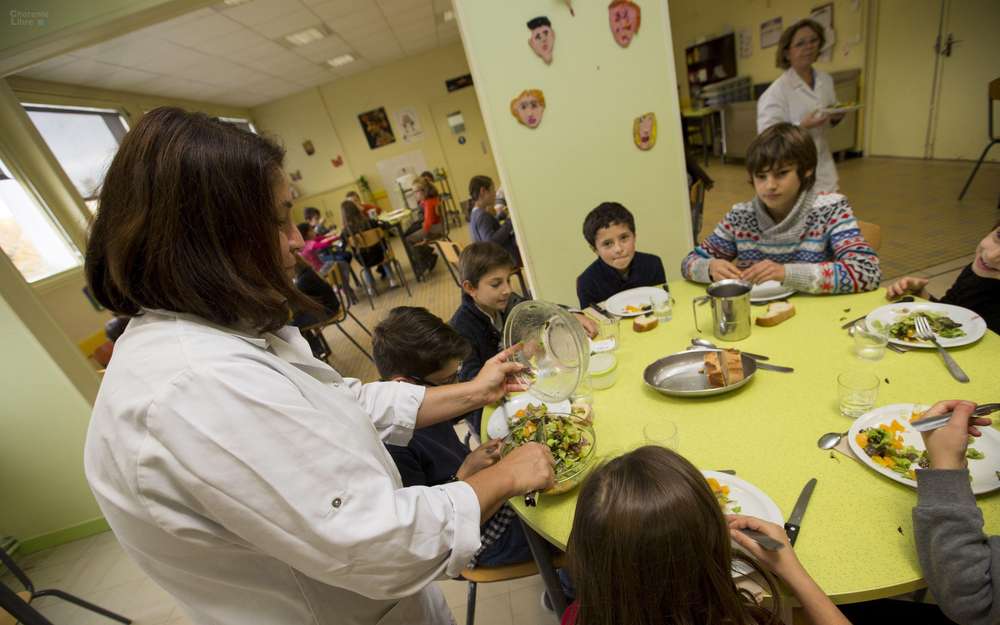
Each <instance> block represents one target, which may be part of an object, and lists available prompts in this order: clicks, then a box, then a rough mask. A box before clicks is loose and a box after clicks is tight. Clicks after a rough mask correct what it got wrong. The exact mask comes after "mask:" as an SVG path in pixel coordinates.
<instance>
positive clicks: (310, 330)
mask: <svg viewBox="0 0 1000 625" xmlns="http://www.w3.org/2000/svg"><path fill="white" fill-rule="evenodd" d="M327 279H328V280H329V282H330V285H331V286H332V287H333V288H334V291H335V292H336V293H337V299H339V300H340V310H338V311H337V314H335V315H334V316H332V317H328V318H326V319H323V320H321V321H317V322H316V323H314V324H311V325H308V326H302V327H300V328H299V331H300V332H301V333H302V335H303V336H307V337H311V338H313V340H315V341H316V342H317V343H318V344H319V345H320V346H321V347H322V353H321V354H315V356H316V357H317V358H319V359H320V360H322V361H323V362H325V363H326V364H330V356H331V355H332V354H333V350H332V349H330V344H329V343H328V342H327V341H326V337H325V336H324V335H323V330H324V329H325V328H327V327H329V326H331V325H335V326H337V329H338V330H340V333H341V334H343V335H344V336H346V337H347V340H348V341H350V342H351V343H353V344H354V346H355V347H357V348H358V349H359V350H360V351H361V353H362V354H364V355H365V357H366V358H367V359H368V360H370V361H372V362H375V359H374V358H372V355H371V354H370V353H369V352H368V350H366V349H365V348H364V347H362V346H361V343H358V341H357V340H355V338H354V337H353V336H351V335H350V334H348V333H347V330H345V329H344V327H343V326H342V325H341V324H342V323H343V322H344V321H346V320H347V318H348V317H350V318H351V319H353V320H354V323H356V324H358V325H359V326H360V327H361V329H362V330H364V332H365V334H367V335H368V336H371V335H372V333H371V330H369V329H368V328H367V327H365V324H363V323H361V320H360V319H358V318H357V317H356V316H354V313H352V312H351V309H350V304H349V303H348V302H347V301H346V298H345V297H344V295H343V290H342V283H341V278H340V276H339V275H338V274H337V272H336V271H331V272H330V273H329V274H327Z"/></svg>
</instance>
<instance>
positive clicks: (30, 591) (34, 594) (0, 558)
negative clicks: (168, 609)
mask: <svg viewBox="0 0 1000 625" xmlns="http://www.w3.org/2000/svg"><path fill="white" fill-rule="evenodd" d="M0 563H2V564H3V565H4V567H6V569H7V570H8V571H10V572H11V574H12V575H13V576H14V577H16V578H17V581H19V582H20V583H21V585H22V586H24V590H23V591H20V592H17V593H16V594H17V596H18V597H20V598H21V599H22V600H23V601H24V603H25V606H20V605H18V604H15V603H13V600H11V602H10V608H11V610H14V611H16V613H17V614H16V616H15V617H14V618H21V622H23V623H39V624H42V623H49V621H48V620H47V619H46V618H45V617H44V616H42V615H41V614H40V613H38V611H37V610H35V609H34V608H32V607H31V602H32V601H34V600H35V599H37V598H38V597H58V598H59V599H62V600H63V601H69V602H70V603H72V604H74V605H78V606H80V607H81V608H84V609H86V610H90V611H91V612H94V613H96V614H100V615H101V616H103V617H106V618H109V619H111V620H113V621H118V622H119V623H125V625H130V623H132V620H131V619H128V618H125V617H124V616H122V615H121V614H116V613H115V612H112V611H111V610H106V609H104V608H102V607H101V606H98V605H94V604H93V603H90V602H89V601H84V600H83V599H81V598H79V597H77V596H76V595H71V594H69V593H68V592H65V591H62V590H58V589H55V588H46V589H44V590H35V585H34V584H33V583H32V582H31V579H30V578H28V576H27V575H25V573H24V571H22V570H21V568H20V567H19V566H17V564H15V563H14V559H13V558H11V557H10V555H8V554H7V552H6V551H5V550H4V549H3V548H2V547H0ZM0 586H3V588H4V589H6V590H7V591H8V592H7V593H4V594H5V599H4V602H3V603H2V604H0V605H3V607H4V610H5V611H7V612H8V613H10V612H11V610H7V603H8V602H7V599H12V598H11V597H10V596H9V595H10V593H13V592H14V591H13V590H12V589H10V588H9V587H8V586H6V585H5V584H2V583H0ZM25 608H27V609H25ZM32 613H33V614H32ZM21 615H27V616H31V617H35V616H36V615H37V618H33V619H32V620H30V621H29V620H28V619H27V618H23V617H22V616H21Z"/></svg>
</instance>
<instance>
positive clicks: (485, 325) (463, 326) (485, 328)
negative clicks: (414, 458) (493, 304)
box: [448, 292, 523, 435]
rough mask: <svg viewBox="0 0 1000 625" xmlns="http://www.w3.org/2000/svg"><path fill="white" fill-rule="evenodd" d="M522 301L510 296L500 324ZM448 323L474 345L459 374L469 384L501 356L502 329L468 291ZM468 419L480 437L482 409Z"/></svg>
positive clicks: (463, 294) (514, 294)
mask: <svg viewBox="0 0 1000 625" xmlns="http://www.w3.org/2000/svg"><path fill="white" fill-rule="evenodd" d="M521 301H523V300H522V299H521V297H519V296H518V295H517V294H516V293H511V294H510V299H509V300H508V301H507V310H505V311H504V312H503V314H501V315H500V321H501V323H503V321H505V320H506V319H507V314H508V313H509V312H510V309H511V308H513V307H514V306H516V305H517V304H519V303H520V302H521ZM448 323H449V324H450V325H451V327H453V328H455V331H456V332H458V333H459V334H461V335H462V336H463V337H464V338H465V340H466V341H468V342H469V345H470V346H472V352H471V353H470V354H469V356H468V357H467V358H466V359H465V361H463V362H462V366H461V368H460V369H459V371H458V379H459V380H461V381H463V382H466V381H468V380H471V379H472V378H474V377H476V376H477V375H479V370H480V369H482V368H483V364H484V363H485V362H486V361H487V360H489V359H490V358H492V357H494V356H496V355H497V354H498V353H500V350H501V349H502V348H503V335H502V334H501V331H500V328H497V327H496V326H495V325H493V321H492V320H491V319H490V318H489V316H487V315H486V313H484V312H483V311H481V310H479V308H478V307H477V306H476V303H475V302H474V301H472V297H471V296H470V295H469V294H468V293H465V292H463V293H462V303H461V304H460V305H459V307H458V310H456V311H455V314H454V315H452V317H451V321H449V322H448ZM466 419H467V420H468V422H469V427H471V428H474V431H475V432H476V434H477V435H478V434H479V432H480V428H479V424H480V423H481V422H482V419H483V411H482V409H479V410H475V411H473V412H470V413H469V414H468V415H467V416H466Z"/></svg>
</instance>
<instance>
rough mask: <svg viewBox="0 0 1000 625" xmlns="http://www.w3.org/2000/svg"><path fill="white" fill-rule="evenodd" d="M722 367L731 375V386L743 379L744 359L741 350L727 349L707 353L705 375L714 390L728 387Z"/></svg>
mask: <svg viewBox="0 0 1000 625" xmlns="http://www.w3.org/2000/svg"><path fill="white" fill-rule="evenodd" d="M722 367H725V368H726V371H727V373H728V374H729V384H736V383H737V382H739V381H740V380H742V379H743V357H742V356H740V352H739V350H736V349H725V350H722V351H718V352H715V351H711V352H705V375H706V376H708V383H709V384H710V385H711V386H712V388H722V387H723V386H726V377H725V376H724V375H723V373H722Z"/></svg>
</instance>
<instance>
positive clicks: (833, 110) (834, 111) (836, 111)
mask: <svg viewBox="0 0 1000 625" xmlns="http://www.w3.org/2000/svg"><path fill="white" fill-rule="evenodd" d="M862 108H864V105H863V104H852V105H851V106H830V107H826V108H824V109H823V114H824V115H840V114H841V113H850V112H851V111H860V110H861V109H862Z"/></svg>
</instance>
